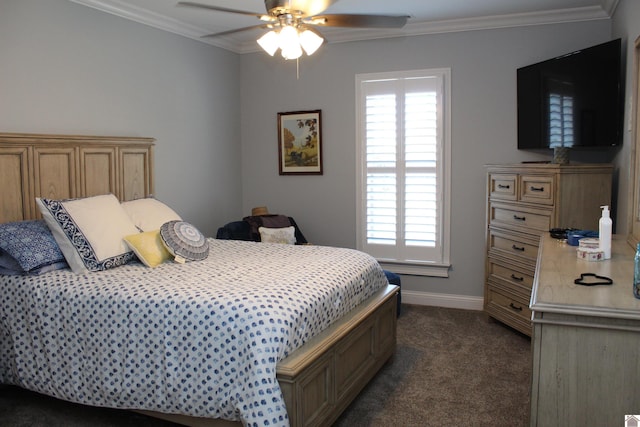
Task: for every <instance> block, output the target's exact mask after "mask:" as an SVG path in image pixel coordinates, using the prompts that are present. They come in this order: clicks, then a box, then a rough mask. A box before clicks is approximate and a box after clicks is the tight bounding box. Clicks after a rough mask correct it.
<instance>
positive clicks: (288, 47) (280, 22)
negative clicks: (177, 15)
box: [178, 0, 409, 59]
mask: <svg viewBox="0 0 640 427" xmlns="http://www.w3.org/2000/svg"><path fill="white" fill-rule="evenodd" d="M336 1H337V0H264V4H265V7H266V9H267V13H266V14H260V13H255V12H247V11H243V10H236V9H229V8H226V7H219V6H212V5H209V4H202V3H194V2H189V1H181V2H178V6H187V7H193V8H199V9H206V10H212V11H216V12H227V13H236V14H240V15H247V16H254V17H256V18H258V19H259V20H261V21H263V22H264V23H263V24H259V25H252V26H250V27H243V28H236V29H233V30H228V31H222V32H219V33H214V34H208V35H205V36H203V37H216V36H223V35H227V34H232V33H237V32H240V31H247V30H255V29H269V30H271V31H269V32H268V33H266V34H264V35H263V36H262V37H260V38H259V39H258V44H259V45H260V47H262V48H263V49H264V50H265V51H266V52H267V53H268V54H269V55H271V56H273V55H274V54H275V53H276V51H277V50H278V49H280V51H281V54H282V56H283V57H284V58H285V59H297V58H299V57H300V56H302V51H303V50H304V52H306V53H307V55H311V54H313V53H314V52H315V51H316V50H317V49H318V48H319V47H320V45H321V44H322V43H323V42H324V38H323V37H322V34H321V33H320V32H319V31H318V30H317V29H316V28H315V27H347V28H402V27H403V26H404V25H405V24H406V23H407V19H408V18H409V17H408V16H404V15H399V16H392V15H363V14H322V12H323V11H324V10H325V9H327V8H328V7H329V6H330V5H331V4H332V3H335V2H336Z"/></svg>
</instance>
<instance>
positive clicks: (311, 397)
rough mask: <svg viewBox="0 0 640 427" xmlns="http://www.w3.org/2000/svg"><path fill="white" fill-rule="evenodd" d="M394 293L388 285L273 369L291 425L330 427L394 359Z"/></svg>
mask: <svg viewBox="0 0 640 427" xmlns="http://www.w3.org/2000/svg"><path fill="white" fill-rule="evenodd" d="M397 289H398V288H397V286H393V285H389V286H388V287H387V289H385V290H384V292H381V293H379V294H378V295H376V296H375V297H373V298H372V299H370V300H369V301H367V302H366V303H364V304H363V305H362V308H361V309H356V310H354V311H353V312H352V313H350V314H348V315H347V316H345V317H344V318H342V319H341V320H340V321H339V322H338V323H336V324H334V325H332V326H331V327H330V328H329V329H327V330H325V331H324V332H322V333H321V334H320V335H318V336H316V337H314V338H313V339H312V340H310V341H309V342H307V343H306V344H305V345H304V346H303V347H301V348H299V349H298V350H296V351H295V352H294V353H293V354H291V355H290V356H289V357H287V358H286V359H284V360H283V361H281V362H280V363H279V364H278V367H277V377H278V382H279V383H280V388H281V389H282V393H283V394H284V399H285V402H286V405H287V412H288V413H289V420H290V422H291V426H295V427H298V426H327V425H331V424H332V423H333V422H334V421H335V420H336V419H337V418H338V417H339V416H340V414H341V413H342V412H343V411H344V410H345V409H346V408H347V406H349V404H350V403H351V402H352V401H353V399H355V397H356V396H357V395H358V394H359V393H360V391H361V390H362V389H363V388H364V386H365V385H366V384H367V383H368V382H369V381H370V380H371V378H373V376H374V375H375V374H376V373H377V372H378V370H379V369H380V368H381V367H382V366H383V365H384V363H385V362H386V361H387V360H388V359H389V358H390V357H391V356H392V355H393V353H394V351H395V347H396V318H397V316H396V310H397V305H396V298H397Z"/></svg>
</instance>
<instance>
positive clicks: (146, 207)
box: [122, 197, 182, 231]
mask: <svg viewBox="0 0 640 427" xmlns="http://www.w3.org/2000/svg"><path fill="white" fill-rule="evenodd" d="M122 208H123V209H124V211H125V212H126V213H127V215H129V218H131V221H133V223H134V224H135V225H136V227H138V228H139V229H140V230H142V231H154V230H159V229H160V227H162V224H164V223H165V222H169V221H180V220H182V218H180V215H178V214H177V213H176V212H175V211H174V210H173V209H171V208H170V207H169V206H167V205H165V204H164V203H162V202H161V201H159V200H156V199H154V198H151V197H149V198H146V199H137V200H130V201H128V202H122Z"/></svg>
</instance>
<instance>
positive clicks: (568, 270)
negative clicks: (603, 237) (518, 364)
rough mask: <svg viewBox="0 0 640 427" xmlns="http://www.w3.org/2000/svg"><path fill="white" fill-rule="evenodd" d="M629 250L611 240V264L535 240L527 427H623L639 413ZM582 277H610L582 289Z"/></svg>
mask: <svg viewBox="0 0 640 427" xmlns="http://www.w3.org/2000/svg"><path fill="white" fill-rule="evenodd" d="M633 256H634V250H633V249H632V248H631V246H630V245H629V244H627V242H626V241H625V239H624V238H621V237H619V236H614V238H613V241H612V256H611V259H609V260H605V261H597V262H589V261H585V260H579V259H577V257H576V248H575V247H573V246H569V245H567V244H566V243H564V242H562V241H559V240H554V239H552V238H551V237H549V236H548V235H545V236H543V237H542V239H541V244H540V256H539V258H538V266H537V268H536V273H535V280H534V285H533V295H532V299H531V309H532V310H533V328H534V330H533V339H532V355H533V377H532V381H531V417H530V424H531V426H540V427H554V426H558V427H561V426H586V427H589V426H594V427H600V426H622V425H624V419H625V418H624V416H625V415H632V414H640V299H636V298H634V296H633V291H632V283H633ZM582 273H594V274H597V275H601V276H606V277H609V278H611V279H613V284H612V285H599V286H581V285H576V284H575V283H574V280H575V279H577V278H579V277H580V275H581V274H582Z"/></svg>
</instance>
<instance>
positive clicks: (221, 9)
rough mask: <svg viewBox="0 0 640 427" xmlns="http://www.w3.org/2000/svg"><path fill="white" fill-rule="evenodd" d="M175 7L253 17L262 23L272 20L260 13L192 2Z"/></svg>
mask: <svg viewBox="0 0 640 427" xmlns="http://www.w3.org/2000/svg"><path fill="white" fill-rule="evenodd" d="M177 6H187V7H195V8H198V9H207V10H214V11H216V12H227V13H236V14H239V15H246V16H253V17H255V18H258V19H261V20H263V21H265V20H266V21H270V20H272V18H271V17H269V16H268V15H263V14H261V13H255V12H247V11H244V10H236V9H229V8H226V7H218V6H211V5H208V4H202V3H194V2H190V1H180V2H178V4H177Z"/></svg>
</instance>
